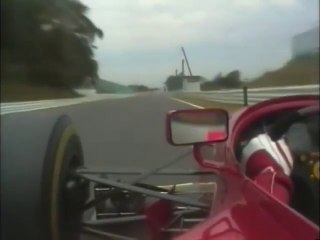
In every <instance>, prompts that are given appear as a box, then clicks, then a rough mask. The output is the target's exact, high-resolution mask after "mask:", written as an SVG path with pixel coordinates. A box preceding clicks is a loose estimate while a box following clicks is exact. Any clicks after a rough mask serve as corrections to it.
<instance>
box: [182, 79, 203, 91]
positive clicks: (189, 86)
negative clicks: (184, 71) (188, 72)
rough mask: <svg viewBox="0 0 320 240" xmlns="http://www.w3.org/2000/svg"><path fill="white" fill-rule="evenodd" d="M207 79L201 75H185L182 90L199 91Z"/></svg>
mask: <svg viewBox="0 0 320 240" xmlns="http://www.w3.org/2000/svg"><path fill="white" fill-rule="evenodd" d="M204 81H205V79H204V78H203V77H201V76H184V77H183V82H182V91H185V92H198V91H200V85H201V83H202V82H204Z"/></svg>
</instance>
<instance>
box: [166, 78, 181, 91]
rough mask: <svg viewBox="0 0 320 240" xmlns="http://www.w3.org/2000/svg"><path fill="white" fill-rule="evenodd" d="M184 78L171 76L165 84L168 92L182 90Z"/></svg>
mask: <svg viewBox="0 0 320 240" xmlns="http://www.w3.org/2000/svg"><path fill="white" fill-rule="evenodd" d="M182 84H183V77H182V76H180V75H178V76H172V75H171V76H169V77H168V78H167V80H166V82H165V85H166V86H167V89H168V91H177V90H181V89H182Z"/></svg>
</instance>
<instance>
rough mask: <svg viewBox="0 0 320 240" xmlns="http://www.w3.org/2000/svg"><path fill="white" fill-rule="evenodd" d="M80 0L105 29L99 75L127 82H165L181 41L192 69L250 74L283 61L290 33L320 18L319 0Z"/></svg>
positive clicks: (246, 76) (213, 73) (179, 55)
mask: <svg viewBox="0 0 320 240" xmlns="http://www.w3.org/2000/svg"><path fill="white" fill-rule="evenodd" d="M81 1H82V2H83V3H84V4H85V5H87V6H88V7H89V8H90V10H89V12H88V16H89V18H90V19H91V20H92V21H93V22H94V23H95V24H96V25H97V26H98V27H99V28H101V29H102V30H103V32H104V38H103V39H102V40H99V39H97V40H96V42H95V45H96V46H97V47H98V48H97V50H96V51H95V56H96V59H97V61H98V63H99V75H100V78H102V79H106V80H110V81H113V82H117V83H120V84H125V85H128V84H145V85H147V86H150V87H161V86H163V83H164V82H165V80H166V78H167V77H168V76H169V75H173V74H174V73H175V70H176V69H178V71H179V72H180V71H181V60H182V59H183V55H182V52H181V49H180V48H181V46H183V47H184V48H185V50H186V53H187V56H188V60H189V62H190V66H191V70H192V73H193V75H202V76H204V77H206V78H208V79H212V78H213V77H215V76H216V75H217V74H218V73H220V72H221V73H222V74H227V73H228V72H230V71H233V70H240V72H241V78H242V79H253V78H255V77H257V76H259V75H261V74H263V73H264V72H265V71H270V70H273V69H276V68H279V67H281V66H282V65H283V64H285V62H286V61H288V60H289V59H290V57H291V39H292V37H293V36H294V35H296V34H299V33H301V32H304V31H306V30H308V29H310V28H312V27H316V26H317V25H319V1H318V0H81ZM185 70H186V71H187V67H185ZM186 73H187V72H186Z"/></svg>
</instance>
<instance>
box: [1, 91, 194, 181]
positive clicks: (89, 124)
mask: <svg viewBox="0 0 320 240" xmlns="http://www.w3.org/2000/svg"><path fill="white" fill-rule="evenodd" d="M190 108H194V107H192V106H190V105H187V104H186V103H182V102H178V101H176V100H174V99H171V98H169V97H168V96H166V95H164V94H161V93H153V94H143V95H138V96H134V97H129V98H123V99H108V100H103V101H97V102H90V103H83V104H77V105H72V106H66V107H61V108H53V109H43V110H36V111H30V112H20V113H13V114H8V115H3V116H1V130H2V131H1V135H2V136H1V139H2V141H5V137H4V136H3V135H4V134H7V135H10V134H15V133H16V131H17V129H19V135H20V136H22V135H23V132H24V131H25V132H26V133H27V132H28V136H24V137H25V138H27V139H28V141H36V143H39V144H36V145H37V146H39V147H38V148H39V149H33V150H32V151H33V152H32V153H30V154H36V153H37V152H43V147H44V146H45V143H44V142H43V139H41V137H37V129H40V128H41V126H44V125H46V124H45V122H43V121H46V119H56V118H57V117H58V116H59V115H62V114H67V115H68V116H69V117H70V118H71V120H72V121H73V123H74V126H75V128H76V129H77V132H78V134H79V136H80V138H81V141H82V146H83V151H84V157H85V165H86V166H87V167H89V168H94V169H106V170H112V169H118V170H119V169H120V170H131V169H135V170H141V171H148V170H150V169H153V168H156V167H159V166H162V165H164V164H166V163H168V162H170V161H172V160H173V159H175V158H179V157H180V156H182V155H186V153H188V152H189V154H187V155H186V156H185V157H183V158H181V159H180V160H179V161H178V162H177V163H176V164H174V165H172V166H170V167H169V169H171V170H179V171H181V170H192V169H195V168H196V165H195V163H194V162H193V160H192V153H191V147H190V146H186V147H185V146H184V147H175V146H171V145H169V144H168V143H167V142H166V139H165V114H166V112H167V111H169V110H173V109H190ZM17 126H19V128H17ZM22 126H28V128H29V129H28V130H27V129H24V128H23V127H22ZM30 128H31V129H33V130H32V131H30ZM21 131H22V132H21ZM30 132H34V133H35V134H34V135H31V134H30ZM29 135H30V136H29ZM1 146H3V145H2V144H1ZM12 147H13V146H12ZM14 149H16V150H17V151H28V145H27V144H25V145H24V146H20V145H19V144H17V145H16V146H14ZM194 180H196V179H194V177H191V178H190V177H181V178H179V177H171V176H169V177H165V179H164V178H154V179H152V178H150V179H149V180H148V179H147V180H145V181H144V182H152V183H155V184H157V183H159V184H168V183H178V182H186V181H194Z"/></svg>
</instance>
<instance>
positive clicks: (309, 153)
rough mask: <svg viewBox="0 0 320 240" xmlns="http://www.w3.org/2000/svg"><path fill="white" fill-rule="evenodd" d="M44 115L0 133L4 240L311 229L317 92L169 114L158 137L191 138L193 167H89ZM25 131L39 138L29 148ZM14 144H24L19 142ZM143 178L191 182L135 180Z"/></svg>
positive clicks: (309, 232) (290, 237)
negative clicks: (39, 122)
mask: <svg viewBox="0 0 320 240" xmlns="http://www.w3.org/2000/svg"><path fill="white" fill-rule="evenodd" d="M43 124H46V126H45V127H41V128H39V129H40V130H39V131H35V129H34V128H33V129H31V128H30V126H27V125H25V124H24V123H23V122H21V123H20V125H19V126H15V131H14V132H12V133H10V134H7V135H6V134H3V135H2V137H1V138H2V139H1V144H2V146H1V239H3V240H16V239H24V240H78V239H83V240H89V239H97V238H99V239H121V240H129V239H130V240H133V239H149V240H167V239H176V240H218V239H219V240H232V239H233V240H240V239H241V240H270V239H281V240H294V239H296V240H300V239H301V240H302V239H306V240H315V239H317V238H318V237H319V212H318V211H319V203H318V201H319V190H318V188H319V99H318V96H288V97H282V98H277V99H272V100H267V101H264V102H261V103H258V104H256V105H253V106H249V107H246V108H243V109H241V110H240V111H238V112H235V113H233V114H232V115H230V116H229V115H228V113H227V112H226V111H225V110H222V109H197V110H194V109H192V110H179V111H171V112H169V113H168V114H167V117H166V132H167V139H168V141H169V143H171V144H173V145H191V146H192V147H193V150H192V151H193V155H194V159H195V161H196V162H197V164H198V166H199V168H198V169H195V170H194V171H193V172H172V171H171V172H170V171H165V170H163V169H164V168H165V167H167V166H168V164H166V166H162V167H159V168H157V169H154V170H151V171H148V172H143V173H140V172H132V171H112V170H108V169H107V170H102V169H88V168H86V166H84V161H83V155H82V148H81V143H80V139H79V137H78V135H77V133H76V131H75V129H74V127H73V125H72V123H71V121H70V120H69V118H68V117H66V116H62V117H60V118H59V119H56V120H52V121H51V122H48V123H47V122H46V123H43ZM43 129H47V130H43ZM20 131H24V133H25V134H24V136H29V137H28V138H27V137H17V136H21V134H20V135H19V133H20ZM30 137H31V138H40V139H44V141H41V144H40V145H37V146H35V144H33V143H32V140H30ZM266 139H269V140H266ZM281 141H285V145H286V146H287V148H281V147H280V148H279V146H280V144H284V142H281ZM13 142H14V144H13ZM19 144H20V145H21V146H25V148H19V149H20V150H19V151H17V150H16V146H17V145H19ZM259 144H260V145H259ZM268 144H269V145H268ZM26 145H27V146H26ZM262 146H264V147H262ZM273 147H275V148H277V147H278V148H277V150H274V149H272V148H273ZM21 149H22V150H21ZM23 149H25V150H23ZM39 149H42V150H40V151H39ZM281 150H283V151H281ZM286 151H287V152H286ZM35 152H37V153H38V154H34V153H35ZM288 154H290V156H291V158H289V157H288ZM252 156H254V157H255V161H253V160H250V159H252ZM266 159H267V160H266ZM268 159H269V160H268ZM270 159H271V161H270ZM268 161H269V162H268ZM269 163H270V164H269ZM273 163H275V164H273ZM268 164H269V165H268ZM249 168H250V169H249ZM269 173H270V174H269ZM119 175H128V176H130V177H131V179H130V180H127V181H119V179H118V176H119ZM151 175H152V176H155V175H157V176H162V177H166V178H168V177H169V176H171V177H172V176H175V177H176V176H196V178H197V179H198V181H195V182H185V183H179V184H176V183H174V182H173V183H171V184H168V185H165V184H164V185H161V184H160V185H158V184H152V185H151V184H148V183H147V182H146V181H143V180H145V179H146V178H147V177H149V176H151ZM268 184H269V185H268Z"/></svg>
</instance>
